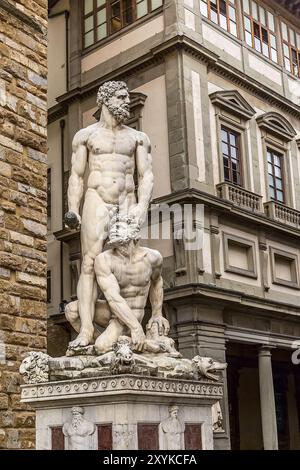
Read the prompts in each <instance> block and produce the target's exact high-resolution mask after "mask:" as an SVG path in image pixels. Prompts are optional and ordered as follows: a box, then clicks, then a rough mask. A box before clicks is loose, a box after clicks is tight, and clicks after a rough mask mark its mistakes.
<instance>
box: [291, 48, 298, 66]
mask: <svg viewBox="0 0 300 470" xmlns="http://www.w3.org/2000/svg"><path fill="white" fill-rule="evenodd" d="M292 61H293V63H294V64H297V52H296V51H295V49H292Z"/></svg>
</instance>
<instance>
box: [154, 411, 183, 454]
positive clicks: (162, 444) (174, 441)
mask: <svg viewBox="0 0 300 470" xmlns="http://www.w3.org/2000/svg"><path fill="white" fill-rule="evenodd" d="M178 410H179V407H178V406H177V405H171V406H169V410H168V411H169V417H168V418H167V419H165V420H164V421H162V422H161V423H160V425H159V448H160V449H162V450H183V449H184V430H185V425H184V423H182V422H181V421H180V419H179V418H178Z"/></svg>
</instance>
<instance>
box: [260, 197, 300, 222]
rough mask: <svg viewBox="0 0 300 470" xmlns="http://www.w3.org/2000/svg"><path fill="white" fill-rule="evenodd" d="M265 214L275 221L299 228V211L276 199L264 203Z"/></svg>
mask: <svg viewBox="0 0 300 470" xmlns="http://www.w3.org/2000/svg"><path fill="white" fill-rule="evenodd" d="M264 210H265V214H266V215H267V216H268V217H270V218H271V219H273V220H276V221H277V222H281V223H283V224H287V225H292V226H293V227H297V228H300V212H299V211H297V210H295V209H292V208H291V207H287V206H285V205H284V204H280V203H279V202H276V201H268V202H265V203H264Z"/></svg>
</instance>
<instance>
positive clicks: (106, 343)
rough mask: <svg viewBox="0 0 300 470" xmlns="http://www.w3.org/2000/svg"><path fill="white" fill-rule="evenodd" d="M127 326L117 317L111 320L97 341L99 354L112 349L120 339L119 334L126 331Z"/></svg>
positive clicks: (96, 345)
mask: <svg viewBox="0 0 300 470" xmlns="http://www.w3.org/2000/svg"><path fill="white" fill-rule="evenodd" d="M125 330H126V328H125V327H124V326H123V325H121V323H120V322H119V320H117V319H116V318H114V319H112V320H111V321H110V322H109V325H108V327H107V328H106V329H105V331H103V333H101V335H100V336H99V337H98V338H97V340H96V342H95V349H96V352H97V353H98V354H104V353H106V352H108V351H111V350H112V347H113V345H114V343H116V342H117V341H118V339H119V336H121V335H123V334H124V333H125Z"/></svg>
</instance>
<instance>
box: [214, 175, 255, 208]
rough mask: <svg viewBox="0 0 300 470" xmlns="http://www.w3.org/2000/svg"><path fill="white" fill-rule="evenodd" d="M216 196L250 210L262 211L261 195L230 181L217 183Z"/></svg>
mask: <svg viewBox="0 0 300 470" xmlns="http://www.w3.org/2000/svg"><path fill="white" fill-rule="evenodd" d="M216 187H217V193H218V196H219V197H221V198H222V199H226V200H227V201H230V202H232V203H233V204H234V205H235V206H238V207H241V208H243V209H246V210H248V211H251V212H263V207H262V196H260V195H259V194H255V193H252V192H251V191H247V190H246V189H244V188H241V187H240V186H236V185H234V184H231V183H226V182H224V183H220V184H217V186H216Z"/></svg>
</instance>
